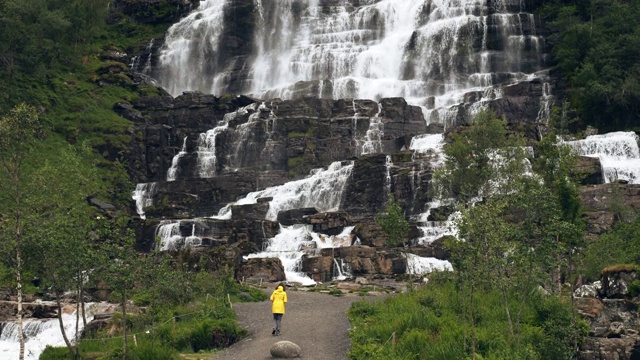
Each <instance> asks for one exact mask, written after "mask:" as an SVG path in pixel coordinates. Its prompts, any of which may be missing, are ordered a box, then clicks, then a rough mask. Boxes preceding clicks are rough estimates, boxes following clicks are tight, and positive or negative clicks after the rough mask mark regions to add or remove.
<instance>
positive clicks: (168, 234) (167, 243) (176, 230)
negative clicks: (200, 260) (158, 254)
mask: <svg viewBox="0 0 640 360" xmlns="http://www.w3.org/2000/svg"><path fill="white" fill-rule="evenodd" d="M156 239H158V241H159V243H158V248H159V249H160V251H167V250H177V249H179V248H180V247H182V245H184V240H185V239H184V237H183V236H182V235H181V234H180V220H177V221H169V220H164V221H162V222H161V223H160V225H159V226H158V228H157V229H156Z"/></svg>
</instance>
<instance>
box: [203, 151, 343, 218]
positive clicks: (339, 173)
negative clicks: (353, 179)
mask: <svg viewBox="0 0 640 360" xmlns="http://www.w3.org/2000/svg"><path fill="white" fill-rule="evenodd" d="M352 169H353V163H349V164H348V165H344V164H342V163H341V162H334V163H333V164H331V165H329V167H328V168H327V169H326V170H325V169H316V170H313V171H312V173H311V176H309V177H307V178H304V179H301V180H297V181H290V182H288V183H286V184H284V185H280V186H273V187H269V188H266V189H264V190H261V191H255V192H252V193H249V194H247V196H245V197H244V198H242V199H240V200H238V201H236V202H235V203H233V204H229V205H227V206H225V207H224V208H222V209H220V212H219V213H218V216H216V218H218V219H230V218H231V205H243V204H255V203H256V202H257V200H258V199H259V198H266V197H273V200H271V201H270V202H269V211H268V212H267V215H266V219H267V220H273V221H275V220H276V218H277V216H278V212H280V211H283V210H290V209H299V208H305V207H315V208H316V209H317V210H318V211H320V212H327V211H336V210H338V207H339V206H340V200H341V198H342V192H343V190H344V187H345V186H346V183H347V179H348V178H349V177H350V176H351V170H352Z"/></svg>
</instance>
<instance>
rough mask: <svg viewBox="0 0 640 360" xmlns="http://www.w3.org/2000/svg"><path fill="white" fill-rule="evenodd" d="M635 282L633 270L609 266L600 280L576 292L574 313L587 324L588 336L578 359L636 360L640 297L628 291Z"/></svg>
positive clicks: (639, 340)
mask: <svg viewBox="0 0 640 360" xmlns="http://www.w3.org/2000/svg"><path fill="white" fill-rule="evenodd" d="M637 279H638V271H637V270H636V269H635V268H633V267H624V266H623V267H612V268H608V269H605V270H604V271H603V272H602V279H601V281H598V282H597V283H596V284H593V285H590V286H585V287H583V288H581V289H579V291H577V292H576V295H577V296H578V298H577V299H576V308H577V310H578V313H579V314H580V315H581V316H582V317H583V318H584V319H585V320H586V321H587V322H588V324H589V333H588V336H587V337H586V339H584V341H583V342H582V344H581V346H580V351H579V354H580V359H582V360H614V359H615V360H635V359H638V358H640V318H639V317H638V305H639V304H640V298H639V297H638V296H635V297H634V296H633V295H631V294H630V293H629V291H628V289H629V287H630V284H631V283H632V282H633V281H634V280H637ZM584 290H588V291H584Z"/></svg>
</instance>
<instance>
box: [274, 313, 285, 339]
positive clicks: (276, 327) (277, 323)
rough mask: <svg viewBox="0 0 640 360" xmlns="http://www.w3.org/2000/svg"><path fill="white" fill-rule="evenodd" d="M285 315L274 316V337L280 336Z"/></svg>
mask: <svg viewBox="0 0 640 360" xmlns="http://www.w3.org/2000/svg"><path fill="white" fill-rule="evenodd" d="M283 315H284V314H273V322H274V327H273V335H280V323H281V322H282V316H283Z"/></svg>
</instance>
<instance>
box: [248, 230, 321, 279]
mask: <svg viewBox="0 0 640 360" xmlns="http://www.w3.org/2000/svg"><path fill="white" fill-rule="evenodd" d="M311 233H312V231H311V226H310V225H292V226H282V225H281V226H280V232H279V233H278V235H276V236H275V237H274V238H272V239H269V243H268V245H267V247H266V249H265V250H264V251H263V252H261V253H258V254H251V255H249V256H248V257H247V258H248V259H251V258H272V257H277V258H279V259H280V261H281V262H282V266H283V267H284V273H285V276H286V278H287V280H288V281H294V282H299V283H301V284H303V285H313V284H315V281H313V280H312V279H311V278H309V277H308V276H307V275H306V274H304V273H303V272H302V271H301V270H300V264H301V262H302V256H303V255H304V251H302V250H303V248H305V247H313V245H315V243H316V242H315V241H314V238H313V236H312V235H311Z"/></svg>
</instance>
